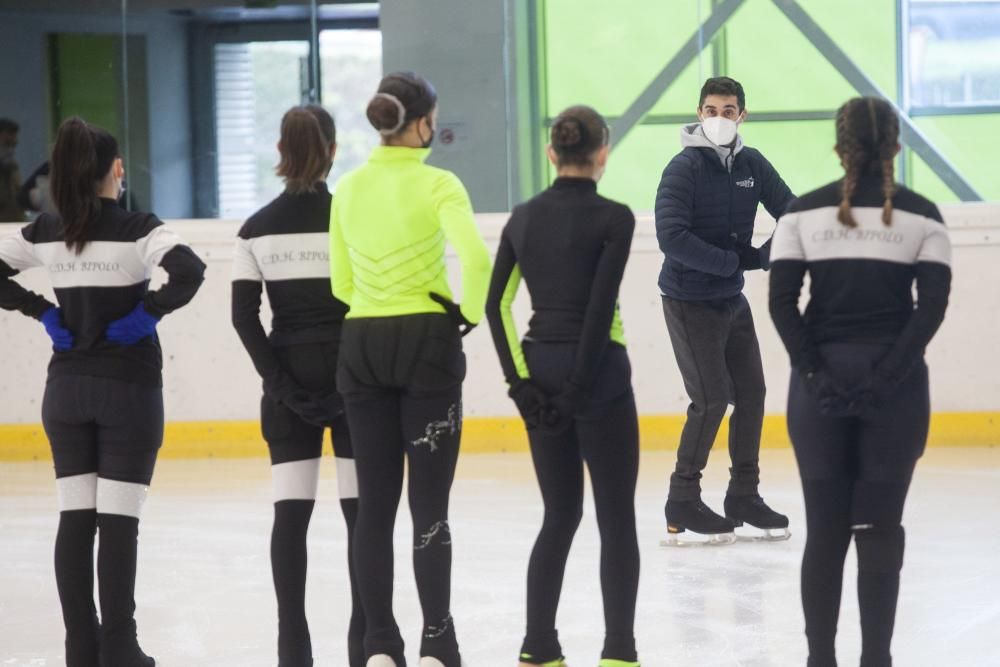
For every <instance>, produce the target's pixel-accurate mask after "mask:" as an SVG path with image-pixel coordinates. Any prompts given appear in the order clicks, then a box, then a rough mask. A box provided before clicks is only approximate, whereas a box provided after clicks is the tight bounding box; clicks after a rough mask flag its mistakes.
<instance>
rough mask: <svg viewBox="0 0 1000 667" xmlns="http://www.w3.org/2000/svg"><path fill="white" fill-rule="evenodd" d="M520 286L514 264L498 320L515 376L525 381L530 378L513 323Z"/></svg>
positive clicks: (517, 269)
mask: <svg viewBox="0 0 1000 667" xmlns="http://www.w3.org/2000/svg"><path fill="white" fill-rule="evenodd" d="M520 286H521V266H520V265H518V264H515V265H514V270H513V271H511V272H510V278H508V279H507V286H506V287H504V290H503V296H502V297H500V319H501V321H502V322H503V331H504V335H505V337H506V338H507V347H508V348H510V356H511V358H512V360H513V362H514V368H515V369H516V370H517V376H518V377H520V378H522V379H527V378H529V377H531V373H530V372H529V371H528V363H527V362H526V361H525V360H524V349H523V348H522V347H521V337H520V336H518V334H517V324H516V323H515V322H514V298H515V297H516V296H517V288H518V287H520Z"/></svg>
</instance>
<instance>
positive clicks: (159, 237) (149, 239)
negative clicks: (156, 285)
mask: <svg viewBox="0 0 1000 667" xmlns="http://www.w3.org/2000/svg"><path fill="white" fill-rule="evenodd" d="M179 245H184V241H183V240H182V239H181V237H180V236H178V235H177V234H176V233H175V232H173V231H172V230H170V229H167V226H166V225H158V226H157V227H155V228H154V229H153V231H151V232H149V233H148V234H146V235H145V236H144V237H142V238H141V239H139V240H138V241H136V248H137V249H138V251H139V256H140V257H141V258H142V263H143V264H144V265H145V266H146V271H147V273H152V271H153V269H155V268H156V267H157V266H159V265H160V262H162V261H163V256H164V255H166V254H167V253H168V252H170V251H171V250H173V249H174V248H176V247H177V246H179Z"/></svg>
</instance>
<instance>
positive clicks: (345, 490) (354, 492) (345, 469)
mask: <svg viewBox="0 0 1000 667" xmlns="http://www.w3.org/2000/svg"><path fill="white" fill-rule="evenodd" d="M335 460H336V461H337V491H338V492H339V494H340V499H341V500H349V499H351V498H357V497H358V468H357V466H355V465H354V459H335Z"/></svg>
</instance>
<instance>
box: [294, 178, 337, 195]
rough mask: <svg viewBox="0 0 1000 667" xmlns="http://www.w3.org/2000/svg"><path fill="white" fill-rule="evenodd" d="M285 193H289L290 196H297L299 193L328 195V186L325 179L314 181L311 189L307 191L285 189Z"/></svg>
mask: <svg viewBox="0 0 1000 667" xmlns="http://www.w3.org/2000/svg"><path fill="white" fill-rule="evenodd" d="M285 194H286V195H291V196H292V197H297V196H299V195H328V194H330V190H329V188H327V186H326V181H316V184H315V185H313V189H312V190H310V191H309V192H289V191H288V190H285Z"/></svg>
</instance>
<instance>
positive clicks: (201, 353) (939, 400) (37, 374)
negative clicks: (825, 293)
mask: <svg viewBox="0 0 1000 667" xmlns="http://www.w3.org/2000/svg"><path fill="white" fill-rule="evenodd" d="M942 211H943V212H944V214H945V217H946V219H947V221H948V225H949V228H950V230H951V235H952V242H953V244H954V246H955V248H954V283H953V288H952V297H951V305H950V307H949V309H948V314H947V318H946V319H945V323H944V326H943V327H942V329H941V331H940V332H939V334H938V336H937V337H936V338H935V339H934V341H933V342H932V344H931V346H930V349H929V351H928V361H929V364H930V367H931V381H932V400H933V406H934V409H935V411H936V412H995V411H1000V345H998V341H1000V205H997V204H961V205H953V206H945V207H942ZM477 220H478V222H479V225H480V228H481V229H482V232H483V235H484V237H485V238H486V242H487V244H488V245H489V246H490V248H491V249H495V248H496V246H497V242H498V239H499V235H500V230H501V229H502V227H503V224H504V222H505V221H506V215H504V214H483V215H478V216H477ZM168 224H170V226H171V227H172V228H174V229H175V230H176V231H177V232H178V233H179V234H181V236H182V237H183V238H184V239H186V240H187V241H188V242H189V243H190V244H191V245H192V246H193V247H194V249H195V251H196V252H197V253H198V255H199V256H200V257H202V258H203V259H204V260H205V262H206V263H207V264H208V272H207V276H206V281H205V284H204V285H203V287H202V289H201V291H200V292H199V294H198V296H197V297H196V298H195V299H194V301H193V302H192V303H191V304H190V305H189V306H188V307H186V308H184V309H182V310H180V311H178V312H177V313H174V314H172V315H170V316H168V317H166V318H165V319H164V320H163V322H162V324H161V325H160V327H159V331H160V337H161V339H162V343H163V350H164V365H165V371H164V384H165V398H166V411H167V416H168V419H169V420H170V421H173V422H189V421H202V422H203V421H245V420H254V419H256V418H257V415H258V410H259V400H260V381H259V380H258V378H257V376H256V374H255V373H254V370H253V366H252V365H251V363H250V358H249V357H248V356H247V354H246V352H245V351H244V350H243V347H242V345H241V344H240V341H239V339H238V338H237V337H236V334H235V332H234V331H233V328H232V326H231V325H230V319H229V302H230V296H229V294H230V270H231V263H232V248H233V240H234V238H235V234H236V231H237V229H238V228H239V223H238V222H236V221H226V220H177V221H170V222H169V223H168ZM772 227H773V220H771V219H770V218H768V217H767V216H766V214H762V216H761V218H760V219H759V220H758V229H760V230H762V231H763V232H764V233H761V234H759V235H758V237H757V239H756V240H755V243H757V244H759V243H761V242H763V241H764V240H765V239H766V238H767V234H768V233H769V230H770V229H772ZM17 229H18V226H17V225H11V224H5V225H0V234H10V233H13V232H15V231H16V230H17ZM449 262H450V264H451V269H452V271H453V281H452V284H453V285H456V286H457V285H458V281H457V280H455V279H454V278H456V277H457V276H456V275H455V273H454V272H455V271H456V265H457V262H456V261H455V258H454V257H451V258H450V259H449ZM660 263H661V255H660V251H659V249H658V247H657V243H656V234H655V229H654V224H653V217H652V215H651V214H640V215H639V216H638V224H637V226H636V236H635V241H634V243H633V246H632V257H631V259H630V261H629V264H628V268H627V270H626V272H625V279H624V282H623V284H622V289H621V307H622V316H623V318H624V322H625V333H626V337H627V339H628V347H629V353H630V355H631V359H632V367H633V374H634V375H633V383H634V386H635V391H636V396H637V399H638V405H639V411H640V413H641V414H643V415H680V414H683V413H684V411H685V410H686V408H687V398H686V396H685V393H684V387H683V385H682V384H681V380H680V376H679V374H678V372H677V368H676V365H675V363H674V359H673V354H672V352H671V349H670V343H669V341H668V339H667V332H666V327H665V325H664V323H663V315H662V311H661V307H660V297H659V292H658V290H657V287H656V280H657V277H658V274H659V270H660ZM160 279H162V276H159V277H157V278H155V279H154V281H156V280H160ZM18 280H19V281H20V282H21V284H23V285H24V286H25V287H28V288H30V289H33V290H36V291H39V292H41V293H43V294H47V295H49V296H50V298H51V296H52V290H51V288H50V286H49V283H48V278H47V276H46V275H45V272H44V271H41V270H38V269H35V270H31V271H28V272H26V273H24V274H22V275H20V276H18ZM522 290H523V287H522ZM746 294H747V297H748V298H749V300H750V303H751V305H752V307H753V312H754V316H755V318H756V321H757V329H758V334H759V337H760V343H761V352H762V355H763V358H764V368H765V375H766V378H767V386H768V395H767V412H768V414H770V415H781V414H783V413H784V411H785V400H786V393H787V387H788V373H789V366H788V359H787V356H786V354H785V351H784V349H783V348H782V346H781V342H780V340H779V339H778V336H777V334H776V332H775V330H774V327H773V326H772V324H771V321H770V318H769V317H768V314H767V274H766V273H761V272H753V273H751V274H748V276H747V288H746ZM528 306H529V304H528V299H527V294H526V293H524V292H522V295H521V296H520V297H519V298H518V300H517V302H516V310H517V319H518V322H519V324H520V325H521V326H522V328H521V331H523V330H524V328H523V326H524V324H525V323H526V322H527V313H528ZM263 317H264V318H265V320H266V321H267V320H269V318H270V316H269V314H268V313H267V311H266V307H265V312H264V313H263ZM464 342H465V346H466V354H467V356H468V369H469V373H468V379H467V381H466V383H465V406H466V415H468V416H470V417H484V416H490V417H503V416H513V415H515V414H516V413H515V410H514V406H513V404H512V403H511V402H510V400H509V399H508V398H507V395H506V386H505V384H504V382H503V377H502V375H501V372H500V365H499V363H498V362H497V358H496V354H495V353H494V350H493V346H492V342H491V339H490V336H489V333H488V331H487V327H486V325H485V323H484V324H483V326H480V327H479V328H478V329H476V330H475V331H473V332H472V333H471V334H470V335H469V336H467V337H466V338H465V339H464ZM49 350H50V344H49V340H48V338H47V336H46V335H45V330H44V329H43V328H42V326H41V324H39V323H38V322H35V321H33V320H30V319H28V318H25V317H23V316H21V315H20V314H19V313H8V312H6V311H0V368H2V369H3V372H2V374H0V424H37V423H38V422H39V421H40V404H41V398H42V389H43V386H44V382H45V369H46V364H47V362H48V358H49Z"/></svg>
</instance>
